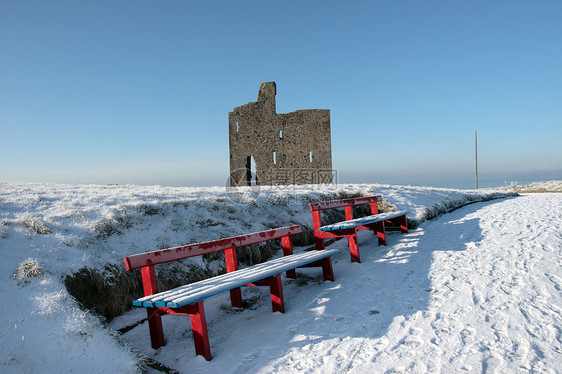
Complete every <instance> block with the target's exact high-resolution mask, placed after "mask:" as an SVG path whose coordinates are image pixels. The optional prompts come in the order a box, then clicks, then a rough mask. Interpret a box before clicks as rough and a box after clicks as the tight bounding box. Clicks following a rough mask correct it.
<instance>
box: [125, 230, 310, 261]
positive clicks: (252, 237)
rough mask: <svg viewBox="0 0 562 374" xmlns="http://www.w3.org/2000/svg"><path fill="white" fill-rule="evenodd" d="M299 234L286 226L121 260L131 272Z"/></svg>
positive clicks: (299, 231) (141, 254) (136, 255)
mask: <svg viewBox="0 0 562 374" xmlns="http://www.w3.org/2000/svg"><path fill="white" fill-rule="evenodd" d="M301 232H302V229H301V228H300V226H299V225H295V226H288V227H282V228H278V229H272V230H268V231H262V232H257V233H251V234H246V235H239V236H233V237H229V238H224V239H219V240H213V241H209V242H203V243H196V244H190V245H185V246H181V247H174V248H167V249H162V250H159V251H152V252H145V253H139V254H135V255H131V256H128V257H125V258H124V259H123V260H124V261H125V267H126V268H127V270H132V269H138V268H141V267H144V266H151V265H156V264H162V263H164V262H170V261H175V260H181V259H184V258H188V257H193V256H200V255H202V254H205V253H212V252H217V251H224V250H226V249H229V248H234V247H242V246H245V245H250V244H255V243H260V242H263V241H266V240H271V239H278V238H281V237H283V236H287V235H296V234H300V233H301Z"/></svg>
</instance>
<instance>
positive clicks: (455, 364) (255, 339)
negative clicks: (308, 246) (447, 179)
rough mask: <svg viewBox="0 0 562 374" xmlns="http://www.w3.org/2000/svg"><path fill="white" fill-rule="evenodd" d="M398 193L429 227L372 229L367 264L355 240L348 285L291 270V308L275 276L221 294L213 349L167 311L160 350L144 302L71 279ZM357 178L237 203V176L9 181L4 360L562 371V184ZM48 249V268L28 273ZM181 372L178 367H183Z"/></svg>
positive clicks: (2, 247)
mask: <svg viewBox="0 0 562 374" xmlns="http://www.w3.org/2000/svg"><path fill="white" fill-rule="evenodd" d="M343 192H345V193H362V194H373V193H377V194H382V195H383V197H385V198H386V199H387V200H388V201H389V202H390V203H392V204H393V205H395V206H396V207H397V208H398V209H400V210H402V209H404V210H408V211H410V212H411V214H410V216H411V218H412V219H413V220H414V221H416V222H418V223H421V225H420V226H419V227H418V228H417V229H414V230H411V232H410V233H409V234H405V235H401V234H398V233H396V234H395V233H391V234H390V235H389V240H388V242H389V245H388V246H386V247H379V246H377V245H376V239H375V238H374V237H373V236H372V235H370V234H369V233H368V232H361V233H360V236H359V239H360V243H359V246H360V249H361V258H362V261H363V262H362V263H361V264H356V263H354V264H352V263H350V262H349V252H348V250H347V244H346V242H345V241H338V242H336V243H334V244H332V246H331V247H332V248H339V249H341V251H340V254H339V255H337V256H336V258H335V263H334V273H335V276H336V281H335V282H333V283H332V282H324V283H322V282H320V274H319V272H317V270H316V269H305V270H302V271H300V274H303V275H301V276H300V277H299V279H297V281H292V280H284V283H285V287H284V293H285V303H286V308H287V312H286V313H285V314H281V313H272V312H271V311H270V308H271V306H270V302H269V299H268V293H267V290H266V289H262V288H259V289H258V288H252V289H246V290H244V295H245V299H246V300H247V301H248V302H249V307H248V308H247V309H244V310H234V309H232V308H230V307H229V306H228V305H229V302H228V294H223V295H218V296H216V297H213V298H211V299H209V300H207V301H206V302H205V306H206V312H207V322H208V327H209V334H210V340H211V351H212V354H213V360H212V361H210V362H207V361H205V360H204V359H202V358H201V357H197V356H195V354H194V348H193V341H192V337H191V332H190V328H189V321H188V318H187V317H178V316H166V317H164V329H165V336H166V339H167V342H168V344H167V345H166V346H165V347H162V348H160V349H159V350H157V351H154V350H152V349H151V348H150V343H149V338H148V331H147V326H146V323H141V324H139V325H138V326H136V327H134V328H132V329H131V330H129V331H128V332H126V333H124V334H123V335H118V334H116V333H115V332H114V331H116V330H117V329H120V328H123V327H125V326H129V325H132V324H134V323H136V322H138V321H142V320H143V319H144V317H145V311H144V310H143V309H134V310H132V311H131V312H128V313H126V314H125V315H123V316H121V317H118V318H116V319H114V320H113V321H112V322H111V323H110V324H109V325H105V324H103V323H101V322H100V321H99V320H98V319H97V318H96V317H94V316H93V315H91V314H90V313H86V312H83V311H82V310H80V308H79V307H78V305H77V303H76V302H75V301H74V299H73V298H72V297H71V296H69V295H68V293H67V291H66V289H65V288H64V284H63V282H62V278H63V276H64V275H66V274H69V273H71V272H72V271H75V270H78V269H79V268H81V267H83V266H89V267H94V268H96V267H97V268H103V266H104V265H105V264H108V263H116V264H117V263H118V264H121V263H122V262H121V261H122V260H121V258H122V257H123V256H124V255H127V254H131V253H138V252H141V251H146V250H153V249H157V248H161V247H163V246H166V245H168V246H171V245H178V244H184V243H188V242H193V241H202V240H210V239H214V238H219V237H221V236H222V237H224V236H230V235H236V234H242V233H247V232H251V231H258V230H263V229H265V228H269V227H271V225H273V226H286V225H288V224H292V223H300V224H303V225H309V226H310V225H311V222H310V212H309V211H308V208H307V207H306V203H307V202H308V201H312V200H315V199H321V198H331V197H337V196H340V195H341V194H342V193H343ZM500 196H501V193H499V194H498V192H492V191H460V190H446V189H434V188H421V187H403V186H383V185H346V186H341V185H340V186H337V187H327V186H325V187H322V188H319V187H312V186H308V187H300V188H295V189H292V190H291V191H289V192H287V191H286V190H279V189H270V190H265V191H262V192H261V193H260V194H259V196H256V199H255V200H252V202H251V203H250V204H236V203H233V202H232V201H230V200H229V196H228V195H227V193H226V192H225V191H224V189H222V188H218V187H217V188H163V187H138V186H75V185H72V186H71V185H48V184H16V183H0V251H1V252H0V253H2V257H3V261H2V262H1V263H0V269H1V272H0V277H1V278H0V290H1V294H2V296H3V298H4V305H3V308H2V309H0V318H1V321H2V323H1V325H0V372H18V373H20V372H102V371H105V372H136V371H138V370H139V368H138V362H139V360H138V356H139V354H140V355H141V356H142V355H145V356H148V357H150V358H152V359H154V360H155V361H156V362H159V363H161V364H162V366H161V369H162V370H167V369H165V368H164V367H167V368H170V370H172V369H173V370H176V371H178V372H209V373H210V372H225V373H237V372H244V373H252V372H263V373H269V372H277V373H281V372H287V373H289V372H295V371H301V372H322V373H324V372H332V373H336V372H361V373H371V372H392V371H394V372H401V371H402V372H427V371H436V372H439V371H441V372H458V371H462V370H465V371H467V372H494V371H495V372H502V373H503V372H520V371H536V372H557V370H558V367H560V366H562V342H561V330H560V326H561V322H562V318H561V311H562V308H561V307H562V302H561V301H562V300H561V294H560V292H561V288H560V287H562V272H561V271H560V265H561V264H560V259H561V248H562V237H561V235H560V221H561V218H562V217H561V215H562V209H561V208H562V204H561V202H562V195H560V194H533V195H524V196H520V197H509V198H506V199H501V200H493V201H488V202H482V203H478V204H473V205H469V206H466V207H464V208H461V209H458V210H455V211H453V212H451V213H449V214H446V215H442V216H440V217H438V218H436V219H434V220H432V221H427V222H424V221H425V220H426V219H427V218H431V217H433V216H436V215H437V214H439V213H443V212H446V211H450V210H452V209H454V208H455V207H458V206H462V205H465V204H466V203H468V202H471V201H478V200H488V199H490V198H491V197H500ZM28 258H34V259H36V260H37V263H39V264H40V265H41V267H42V268H41V270H40V271H39V272H40V273H42V276H40V277H36V278H25V279H22V278H17V277H14V273H16V272H17V268H18V266H19V265H20V264H22V263H25V260H26V259H28ZM170 370H168V371H170Z"/></svg>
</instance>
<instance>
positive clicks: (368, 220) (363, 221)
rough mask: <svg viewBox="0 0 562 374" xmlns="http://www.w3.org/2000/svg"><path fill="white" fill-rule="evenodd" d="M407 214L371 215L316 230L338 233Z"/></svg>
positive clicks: (402, 212) (401, 212) (403, 212)
mask: <svg viewBox="0 0 562 374" xmlns="http://www.w3.org/2000/svg"><path fill="white" fill-rule="evenodd" d="M407 213H408V212H407V211H398V212H387V213H379V214H376V215H372V216H367V217H361V218H355V219H351V220H349V221H342V222H338V223H333V224H331V225H326V226H322V227H320V228H319V229H318V230H319V231H338V230H346V229H353V228H356V227H359V226H365V225H368V224H372V223H376V222H381V221H386V220H389V219H393V218H396V217H400V216H403V215H406V214H407Z"/></svg>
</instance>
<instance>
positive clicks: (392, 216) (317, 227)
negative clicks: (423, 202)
mask: <svg viewBox="0 0 562 374" xmlns="http://www.w3.org/2000/svg"><path fill="white" fill-rule="evenodd" d="M379 201H382V197H381V196H380V195H377V196H369V197H359V198H355V199H344V200H332V201H322V202H317V203H311V204H308V207H309V208H310V211H311V212H312V225H313V227H314V239H315V242H316V249H324V239H329V238H338V237H344V236H347V238H348V241H349V251H350V253H351V261H352V262H361V260H360V258H359V246H358V245H357V230H362V229H369V230H373V232H375V234H376V235H377V237H378V240H379V245H381V244H384V245H386V232H385V223H395V224H398V225H399V226H400V231H401V232H403V233H406V232H408V219H407V218H406V214H407V212H406V211H399V212H389V213H379V212H378V208H377V202H379ZM361 204H369V205H370V207H371V215H370V216H367V217H361V218H356V219H354V218H353V206H356V205H361ZM334 208H344V209H345V221H342V222H338V223H334V224H331V225H325V226H322V214H321V211H322V210H325V209H334Z"/></svg>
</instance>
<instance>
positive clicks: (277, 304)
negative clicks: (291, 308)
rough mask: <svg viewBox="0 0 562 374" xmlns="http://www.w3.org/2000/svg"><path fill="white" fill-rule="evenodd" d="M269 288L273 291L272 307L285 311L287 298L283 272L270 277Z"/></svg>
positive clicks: (274, 309)
mask: <svg viewBox="0 0 562 374" xmlns="http://www.w3.org/2000/svg"><path fill="white" fill-rule="evenodd" d="M269 289H270V292H271V307H272V308H273V311H274V312H281V313H285V300H284V298H283V286H282V285H281V274H277V275H274V276H272V277H271V278H269Z"/></svg>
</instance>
